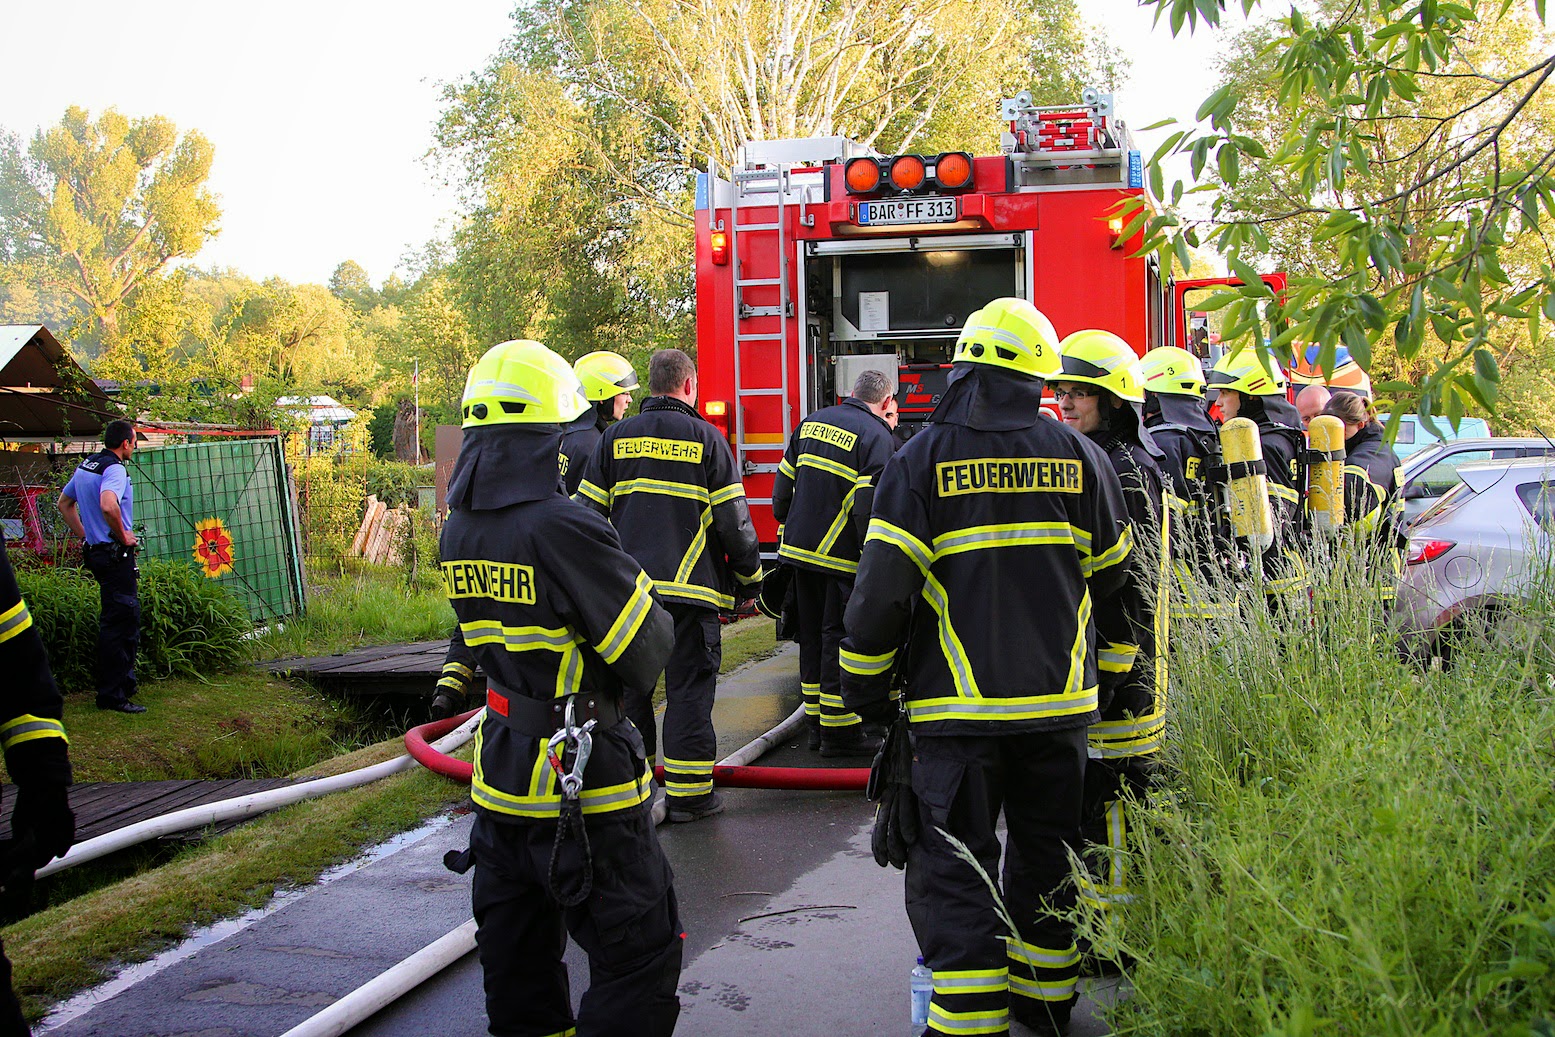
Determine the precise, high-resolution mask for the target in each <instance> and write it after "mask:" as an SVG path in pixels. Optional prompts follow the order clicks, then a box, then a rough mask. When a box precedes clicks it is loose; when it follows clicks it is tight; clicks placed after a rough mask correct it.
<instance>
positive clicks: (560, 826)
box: [546, 799, 594, 907]
mask: <svg viewBox="0 0 1555 1037" xmlns="http://www.w3.org/2000/svg"><path fill="white" fill-rule="evenodd" d="M574 828H576V829H577V833H578V849H579V850H581V851H582V852H583V869H582V874H581V875H580V877H579V878H578V885H577V888H576V889H575V890H573V891H572V892H570V893H564V892H562V888H561V881H560V876H559V872H560V870H561V869H560V865H561V857H562V843H564V842H565V841H566V840H567V835H568V833H569V832H571V831H572V829H574ZM546 883H547V885H549V886H550V888H551V896H553V897H555V898H556V902H557V903H558V904H560V905H561V906H562V907H577V906H578V905H579V904H581V903H583V902H584V901H585V900H587V899H588V898H589V894H590V893H592V892H593V891H594V853H593V850H592V849H591V848H590V847H589V830H588V827H587V826H586V825H584V823H583V801H582V800H581V799H563V800H562V806H561V813H560V814H559V815H557V818H556V841H555V842H554V843H552V844H551V867H550V871H549V872H548V873H547V875H546Z"/></svg>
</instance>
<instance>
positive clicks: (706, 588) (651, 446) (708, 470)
mask: <svg viewBox="0 0 1555 1037" xmlns="http://www.w3.org/2000/svg"><path fill="white" fill-rule="evenodd" d="M574 499H575V500H579V501H583V502H585V503H587V504H588V505H590V506H591V507H593V508H594V509H595V510H597V511H598V512H599V513H600V514H602V515H605V516H606V517H608V518H609V519H610V521H611V523H612V524H614V525H615V527H616V529H617V530H618V531H619V532H620V534H621V543H622V544H623V545H625V547H626V550H627V552H628V553H629V554H631V556H632V557H633V558H635V559H637V561H638V562H639V563H641V565H642V567H643V569H645V570H646V571H647V573H648V575H649V576H650V577H651V578H652V579H653V589H654V592H655V593H656V594H658V596H659V597H660V598H661V599H662V600H665V601H679V602H684V603H686V604H690V605H698V606H701V607H702V608H709V609H732V608H733V607H734V601H735V594H734V592H735V588H736V583H738V585H739V586H740V587H741V588H742V594H743V596H744V597H747V598H750V597H755V593H756V590H757V589H758V588H759V585H760V583H761V577H762V571H761V547H760V544H759V543H758V542H757V540H756V530H755V528H754V527H752V526H751V519H750V509H749V508H748V507H747V506H746V503H745V487H744V486H743V485H742V484H741V482H740V476H739V473H738V472H737V471H735V467H734V454H733V453H732V452H731V451H730V450H729V444H728V443H727V442H725V441H724V439H723V438H722V437H721V436H719V435H718V430H717V429H715V428H714V427H713V425H712V423H711V422H709V421H707V419H705V418H703V417H702V416H701V415H699V414H697V412H696V411H695V410H693V409H692V408H690V407H688V406H686V405H685V404H684V403H681V402H680V401H679V400H676V399H672V398H671V397H668V396H652V397H649V398H648V399H647V400H646V401H644V402H643V405H642V410H641V412H640V413H638V414H637V415H636V416H635V417H630V418H626V419H625V420H622V421H618V422H616V423H615V424H614V425H612V426H610V428H608V429H607V430H605V434H604V438H603V439H602V440H601V441H600V445H599V448H598V449H597V450H595V451H594V456H593V457H592V458H590V460H589V464H588V469H587V471H586V473H585V474H584V476H583V482H582V483H580V484H579V486H578V493H577V496H576V497H575V498H574Z"/></svg>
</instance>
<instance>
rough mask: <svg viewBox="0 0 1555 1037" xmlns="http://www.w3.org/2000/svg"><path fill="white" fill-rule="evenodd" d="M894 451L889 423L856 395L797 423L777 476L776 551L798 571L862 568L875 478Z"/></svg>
mask: <svg viewBox="0 0 1555 1037" xmlns="http://www.w3.org/2000/svg"><path fill="white" fill-rule="evenodd" d="M895 449H896V440H895V439H893V438H892V436H891V428H890V426H888V425H887V424H886V423H885V422H884V421H882V420H881V419H880V418H879V417H877V416H876V415H875V413H874V412H873V411H871V410H870V409H869V405H868V404H866V403H863V402H861V401H859V400H854V399H846V400H843V401H842V402H841V403H839V404H837V405H836V406H834V407H826V408H823V409H821V410H818V411H816V412H815V413H814V414H811V415H810V416H809V417H807V418H805V419H804V421H802V422H800V423H799V427H798V428H796V429H794V433H793V435H791V436H789V437H788V449H787V450H786V451H784V453H783V462H782V463H781V464H780V465H778V474H777V477H776V478H775V479H773V482H772V514H773V516H774V517H775V518H776V519H777V520H778V521H779V522H781V523H783V529H782V533H781V539H782V543H781V544H779V546H778V557H779V558H782V559H783V560H784V561H786V562H789V563H790V564H792V565H797V566H799V567H800V568H801V569H815V570H818V571H821V572H831V573H843V574H847V575H852V574H853V573H855V572H857V571H858V560H859V552H860V549H861V547H862V545H863V543H864V535H865V533H866V532H867V531H868V528H869V513H870V509H871V507H872V506H873V503H874V498H875V479H876V478H877V477H878V476H879V475H880V472H881V471H882V470H883V469H884V468H885V465H886V462H887V461H889V460H891V454H892V453H893V452H894V451H895Z"/></svg>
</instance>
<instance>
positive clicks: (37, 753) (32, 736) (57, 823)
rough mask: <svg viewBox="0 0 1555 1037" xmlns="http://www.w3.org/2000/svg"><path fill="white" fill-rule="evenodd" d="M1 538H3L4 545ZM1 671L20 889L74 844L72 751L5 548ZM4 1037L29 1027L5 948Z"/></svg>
mask: <svg viewBox="0 0 1555 1037" xmlns="http://www.w3.org/2000/svg"><path fill="white" fill-rule="evenodd" d="M3 543H4V538H3V535H0V545H3ZM0 669H3V670H4V671H5V674H6V681H5V692H4V693H3V694H0V749H3V750H4V752H5V769H6V771H7V773H9V774H10V776H11V781H12V782H13V783H14V784H15V785H16V809H15V810H14V811H13V812H12V814H11V838H10V840H9V841H8V842H6V843H3V844H0V847H3V850H0V869H3V873H0V882H3V883H4V885H5V887H6V888H7V889H8V890H10V891H12V892H15V889H16V887H17V886H19V885H22V884H25V883H28V882H31V881H32V873H33V872H34V871H36V870H37V869H38V868H41V867H43V866H44V865H45V864H47V863H48V862H49V861H51V860H53V859H54V858H55V857H59V856H62V855H63V854H64V853H65V851H66V850H68V849H70V845H71V843H73V842H75V834H76V821H75V816H74V815H73V814H72V813H71V812H70V801H69V799H68V793H67V790H68V789H69V787H70V756H69V754H68V753H67V751H66V748H65V747H66V744H67V739H66V738H65V725H64V723H63V721H62V719H61V718H62V717H63V716H64V700H63V699H62V698H60V694H59V689H58V688H57V687H56V686H55V684H54V675H53V674H52V673H51V672H50V671H49V658H48V655H47V654H45V653H44V650H43V641H42V639H41V638H39V637H38V631H37V630H36V629H35V628H34V627H33V625H32V616H31V615H30V614H29V613H28V612H27V603H26V602H25V601H23V600H22V594H21V590H20V589H19V588H18V587H17V586H16V574H15V573H14V572H12V571H11V559H10V555H9V554H7V553H6V552H5V551H4V550H3V547H0ZM0 989H3V991H4V994H3V996H4V1003H3V1004H0V1037H25V1035H26V1034H27V1033H28V1032H29V1031H28V1029H27V1022H26V1020H25V1019H24V1018H23V1016H22V1006H21V1004H20V1003H18V1001H17V999H16V993H15V991H14V990H13V989H12V988H11V963H10V961H9V960H7V959H6V957H5V953H4V951H3V950H0Z"/></svg>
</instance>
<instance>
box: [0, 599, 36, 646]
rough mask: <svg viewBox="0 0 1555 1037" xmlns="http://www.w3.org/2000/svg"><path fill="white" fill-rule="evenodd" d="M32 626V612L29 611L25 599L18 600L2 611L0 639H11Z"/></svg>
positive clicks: (0, 615) (0, 614) (0, 616)
mask: <svg viewBox="0 0 1555 1037" xmlns="http://www.w3.org/2000/svg"><path fill="white" fill-rule="evenodd" d="M30 626H32V613H31V612H28V611H27V603H26V602H25V601H18V602H17V603H16V604H15V605H12V606H11V607H10V608H8V609H6V610H5V611H4V612H3V613H0V641H9V640H10V639H11V638H13V637H15V636H16V635H17V634H20V633H21V632H22V631H23V630H26V629H27V628H28V627H30Z"/></svg>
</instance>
